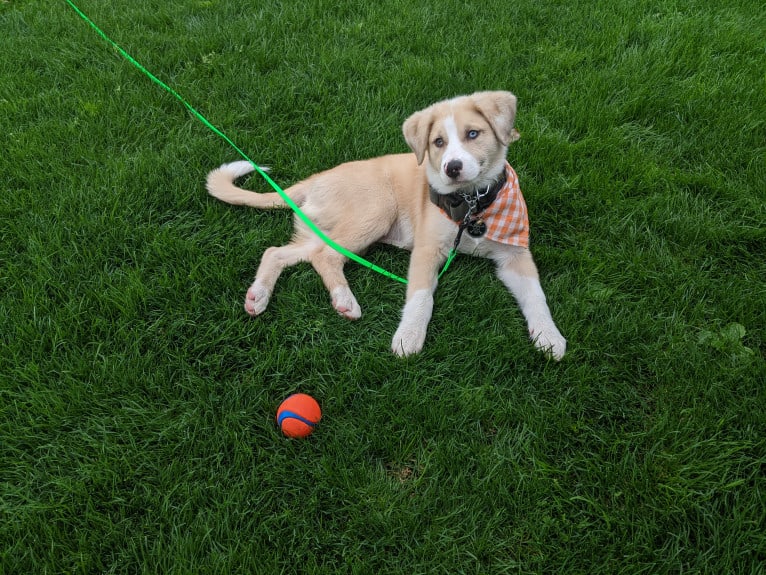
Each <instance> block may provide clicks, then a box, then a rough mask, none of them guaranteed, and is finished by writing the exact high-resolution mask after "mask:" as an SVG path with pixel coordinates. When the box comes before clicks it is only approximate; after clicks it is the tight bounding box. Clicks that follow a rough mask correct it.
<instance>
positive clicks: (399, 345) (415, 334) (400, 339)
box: [391, 326, 426, 357]
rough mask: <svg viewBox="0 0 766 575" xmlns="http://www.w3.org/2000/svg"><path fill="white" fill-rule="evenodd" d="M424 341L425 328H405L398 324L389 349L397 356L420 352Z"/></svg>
mask: <svg viewBox="0 0 766 575" xmlns="http://www.w3.org/2000/svg"><path fill="white" fill-rule="evenodd" d="M425 341H426V332H425V330H417V329H407V328H402V327H401V326H399V329H397V330H396V333H395V334H394V339H393V341H392V342H391V351H393V352H394V353H395V354H396V355H398V356H399V357H407V356H408V355H414V354H416V353H420V352H421V351H422V350H423V344H424V343H425Z"/></svg>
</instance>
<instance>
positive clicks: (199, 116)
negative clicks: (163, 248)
mask: <svg viewBox="0 0 766 575" xmlns="http://www.w3.org/2000/svg"><path fill="white" fill-rule="evenodd" d="M66 2H67V4H69V6H71V7H72V9H73V10H74V11H75V12H77V14H78V15H79V16H80V18H82V19H83V20H85V22H87V23H88V24H89V25H90V27H91V28H93V29H94V30H95V31H96V33H97V34H98V35H99V36H101V38H102V39H103V40H104V41H106V42H107V43H108V44H110V45H111V46H112V47H114V49H115V50H117V51H118V52H119V53H120V54H121V55H122V57H123V58H125V59H126V60H127V61H128V62H130V63H131V64H133V65H134V66H135V67H136V68H138V69H139V70H140V71H141V72H143V74H144V75H145V76H147V77H148V78H149V79H150V80H151V81H152V82H154V83H155V84H157V85H158V86H160V87H161V88H163V89H164V90H165V91H166V92H168V93H170V94H171V95H173V96H174V97H175V98H176V100H178V101H179V102H181V103H182V104H183V105H184V106H185V107H186V109H187V110H189V111H190V112H191V113H192V115H193V116H194V117H196V118H197V119H198V120H199V121H200V122H202V123H203V124H204V125H205V126H206V127H207V128H208V129H210V130H211V131H212V132H213V133H215V134H216V135H218V136H219V137H220V138H222V139H223V140H224V141H225V142H226V143H227V144H229V145H230V146H231V147H232V148H234V149H235V150H236V151H237V153H238V154H239V155H240V156H242V157H243V158H244V159H245V160H247V161H248V162H250V164H251V165H252V166H253V168H255V170H256V171H257V172H258V173H259V174H260V175H261V177H262V178H263V179H264V180H266V182H268V184H269V185H270V186H271V187H272V188H274V190H275V191H276V192H277V193H278V194H279V195H280V196H281V197H282V199H283V200H284V201H285V202H286V203H287V205H288V206H290V208H291V209H292V210H293V211H294V212H295V214H296V215H297V216H298V217H299V218H300V219H301V221H302V222H303V223H304V224H306V225H307V226H308V227H309V229H310V230H311V231H312V232H314V233H315V234H316V235H317V236H319V238H320V239H321V240H322V241H323V242H325V243H326V244H327V245H328V246H330V247H331V248H332V249H334V250H335V251H336V252H338V253H340V254H342V255H344V256H346V257H347V258H348V259H350V260H353V261H355V262H356V263H358V264H361V265H363V266H364V267H366V268H369V269H371V270H373V271H376V272H378V273H379V274H382V275H384V276H386V277H388V278H391V279H392V280H396V281H398V282H401V283H403V284H406V283H407V280H406V279H404V278H401V277H399V276H398V275H396V274H393V273H391V272H389V271H387V270H384V269H383V268H381V267H379V266H376V265H375V264H374V263H372V262H369V261H367V260H366V259H364V258H363V257H361V256H359V255H357V254H355V253H354V252H351V251H349V250H347V249H346V248H344V247H343V246H341V245H340V244H338V243H337V242H335V241H333V240H332V238H330V237H329V236H328V235H327V234H325V233H324V232H323V231H322V230H320V229H319V228H318V227H317V226H316V224H314V222H312V221H311V220H310V219H309V217H308V216H307V215H306V214H304V213H303V212H302V211H301V209H300V208H299V207H298V205H297V204H296V203H295V202H294V201H293V200H292V199H291V198H290V197H289V196H288V195H287V194H286V193H285V192H284V190H283V189H282V188H280V187H279V186H278V185H277V184H276V182H274V180H272V179H271V178H270V177H269V175H268V174H267V173H266V172H264V171H263V170H262V169H261V168H260V166H258V164H256V163H255V162H253V160H251V159H250V158H249V157H248V156H247V154H245V152H243V151H242V150H241V149H240V148H239V147H238V146H237V145H236V144H235V143H234V142H232V141H231V140H230V139H229V137H228V136H227V135H226V134H224V133H223V132H222V131H221V130H219V129H218V128H216V127H215V126H214V125H213V124H211V123H210V121H209V120H208V119H207V118H205V116H203V115H202V114H200V113H199V112H198V111H197V110H196V109H195V108H194V107H193V106H192V105H191V104H189V102H187V101H186V100H185V99H184V98H183V97H182V96H181V95H180V94H179V93H178V92H176V91H175V90H174V89H173V88H171V87H170V86H168V85H167V84H165V82H163V81H162V80H160V79H159V78H157V76H155V75H154V74H152V73H151V72H150V71H149V70H147V69H146V68H144V67H143V66H142V65H141V64H140V63H139V62H138V61H136V59H135V58H133V56H131V55H130V54H128V52H126V51H125V50H124V49H123V48H122V46H120V45H119V44H117V42H115V41H114V40H112V39H111V38H110V37H109V36H107V35H106V34H105V33H104V32H103V30H101V28H99V27H98V26H96V24H95V23H94V22H93V20H91V19H90V18H88V17H87V16H86V15H85V14H84V13H83V12H82V10H80V9H79V8H78V7H77V6H75V4H74V3H73V2H72V1H71V0H66ZM455 255H457V247H453V248H452V250H451V251H450V253H449V255H448V256H447V261H446V262H445V264H444V268H442V271H441V272H439V277H441V276H442V274H443V273H444V272H446V271H447V268H448V267H449V265H450V264H451V263H452V260H453V259H455Z"/></svg>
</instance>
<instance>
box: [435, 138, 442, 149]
mask: <svg viewBox="0 0 766 575" xmlns="http://www.w3.org/2000/svg"><path fill="white" fill-rule="evenodd" d="M443 145H444V139H443V138H436V139H435V140H434V146H436V147H437V148H441V147H442V146H443Z"/></svg>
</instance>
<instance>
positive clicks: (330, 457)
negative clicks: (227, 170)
mask: <svg viewBox="0 0 766 575" xmlns="http://www.w3.org/2000/svg"><path fill="white" fill-rule="evenodd" d="M306 4H309V3H306ZM80 7H81V8H82V9H83V10H84V11H85V12H86V13H88V14H89V15H90V16H91V17H92V18H93V19H94V20H95V21H96V22H97V23H98V24H99V25H100V26H102V27H103V28H104V30H105V31H106V32H107V33H108V34H109V35H110V36H111V37H113V38H114V39H115V40H116V41H118V42H119V43H120V44H122V45H123V46H124V47H125V48H126V49H127V50H128V51H129V52H130V53H132V54H133V55H134V56H135V57H136V58H137V59H138V60H139V61H140V62H142V63H143V64H144V65H145V66H146V67H147V68H149V69H150V70H152V71H153V72H154V73H155V74H157V75H158V76H159V77H160V78H161V79H163V80H164V81H166V82H168V83H169V84H170V85H171V86H173V87H174V88H175V89H177V90H178V91H179V92H180V93H182V94H183V95H184V96H185V97H186V98H187V99H188V100H189V101H190V102H191V103H192V104H193V105H194V106H195V107H197V108H198V109H199V110H200V111H201V112H202V113H203V114H205V115H206V116H208V117H209V118H210V120H211V121H212V122H213V123H214V124H216V125H217V126H219V127H221V128H222V129H223V130H224V131H225V132H226V133H227V134H228V135H229V136H230V137H231V138H232V139H233V140H234V141H235V142H236V143H237V144H238V145H239V146H240V147H242V148H243V149H244V150H246V151H247V153H248V154H249V155H251V157H253V158H255V159H256V160H257V161H259V162H263V163H266V164H269V165H271V166H273V167H274V174H273V176H274V178H275V179H276V181H277V182H279V183H280V184H282V185H287V184H290V183H292V182H295V181H297V180H299V179H301V178H303V177H305V176H307V175H309V174H311V173H312V172H314V171H317V170H319V169H323V168H327V167H330V166H332V165H335V164H337V163H339V162H342V161H345V160H350V159H357V158H364V157H369V156H374V155H378V154H382V153H388V152H400V151H404V150H405V149H406V148H405V144H404V142H403V139H402V137H401V135H400V125H401V123H402V121H403V120H404V118H406V116H407V115H408V114H409V113H411V112H412V111H414V110H417V109H419V108H422V107H424V106H425V105H427V104H429V103H431V102H433V101H435V100H437V99H441V98H445V97H450V96H453V95H456V94H460V93H468V92H472V91H474V90H477V89H490V88H506V89H510V90H512V91H514V92H515V93H516V94H517V95H518V97H519V102H520V109H519V116H518V127H519V129H520V131H521V133H522V139H521V141H520V142H519V143H518V144H516V145H514V146H513V147H512V149H511V151H510V155H509V158H510V160H511V163H512V164H513V165H514V167H515V168H516V170H517V172H518V173H519V175H520V178H521V183H522V188H523V189H524V191H525V196H526V198H527V202H528V205H529V210H530V215H531V221H532V231H533V238H532V240H533V251H534V253H535V257H536V259H537V262H538V266H539V267H540V270H541V276H542V282H543V286H544V288H545V290H546V293H547V295H548V300H549V303H550V304H551V308H552V311H553V315H554V317H555V318H556V320H557V323H558V324H559V327H560V328H561V330H562V332H563V333H564V334H565V336H567V338H568V340H569V353H568V355H567V357H566V358H565V359H564V361H562V362H561V363H559V364H556V363H551V362H547V361H546V360H545V359H544V358H543V357H542V356H541V355H540V354H538V353H537V352H535V351H534V349H533V348H532V346H531V345H530V344H529V342H528V341H527V340H526V337H525V333H526V332H525V328H524V325H523V321H522V318H521V316H520V314H519V312H518V310H517V307H516V305H515V303H514V302H513V301H512V298H511V297H510V296H509V295H508V294H507V293H506V292H505V290H504V289H503V288H502V286H501V285H500V283H499V282H498V281H496V279H495V278H494V277H493V274H492V269H491V266H490V265H489V264H488V263H487V262H484V261H480V260H475V259H471V258H468V257H460V258H458V259H457V260H456V261H455V263H454V264H453V267H452V268H451V270H450V271H449V272H448V274H447V275H446V276H445V277H444V278H443V280H442V283H441V286H440V288H439V290H438V292H437V298H436V310H435V314H434V318H433V321H432V324H431V328H430V332H429V336H428V339H427V342H426V349H425V351H424V353H423V354H422V355H420V356H418V357H415V358H409V359H406V360H400V359H397V358H396V357H394V356H393V355H392V354H390V353H389V352H388V345H389V342H390V338H391V336H392V334H393V332H394V330H395V328H396V325H397V322H398V315H399V310H400V309H401V306H402V302H403V297H404V288H403V286H400V285H399V284H395V283H394V282H392V281H390V280H388V279H386V278H383V277H382V276H377V275H374V274H372V273H371V272H369V271H367V270H365V269H363V268H360V267H359V266H355V265H350V266H349V268H348V276H349V279H350V282H351V284H352V287H353V289H354V291H355V293H356V295H357V298H358V300H359V302H360V304H361V305H362V309H363V311H364V316H363V318H362V319H361V320H360V321H358V322H356V323H348V322H345V321H344V320H342V319H341V318H339V317H337V316H336V314H335V313H334V312H333V311H332V309H331V308H330V305H329V302H328V297H327V295H326V293H325V291H324V288H323V287H322V285H321V281H320V280H319V279H318V278H317V277H316V275H315V274H314V273H313V271H312V270H311V269H310V268H308V267H302V266H299V267H296V268H293V269H291V270H290V271H288V272H287V273H286V274H285V275H284V277H283V278H282V280H281V282H280V284H279V286H278V289H277V292H276V293H275V296H274V298H273V300H272V304H271V307H270V309H269V311H268V312H267V314H266V315H265V316H264V317H262V318H260V319H257V320H250V319H248V318H247V317H246V316H245V314H244V312H243V310H242V307H241V304H242V298H243V295H244V291H245V289H246V287H247V285H248V284H249V281H250V280H251V277H252V275H253V272H254V268H255V266H256V264H257V261H258V259H259V257H260V255H261V253H262V252H263V250H264V249H265V248H266V247H268V246H270V245H275V244H281V243H283V242H285V241H286V240H287V238H288V237H289V233H290V216H289V214H287V213H258V212H255V211H253V210H244V209H236V208H232V207H231V206H227V205H224V204H221V203H217V202H216V201H214V200H212V199H211V198H209V197H208V196H207V195H206V194H205V192H204V189H203V180H204V175H205V173H206V172H207V171H208V170H209V169H210V168H211V167H214V166H217V165H218V164H220V163H222V162H224V161H229V160H232V159H236V156H235V153H234V152H233V151H232V150H231V149H230V148H228V147H227V145H226V144H224V143H223V142H222V141H221V140H220V139H218V138H217V137H216V136H214V135H213V134H211V133H210V132H209V131H207V130H206V129H205V128H204V127H203V126H201V125H200V124H199V123H198V122H197V121H196V120H195V119H194V118H192V117H191V116H190V115H189V114H188V113H187V112H186V111H185V110H184V109H183V107H182V106H181V105H180V104H179V103H178V102H177V101H176V100H174V99H173V98H172V97H170V96H169V95H167V94H165V93H163V92H162V91H161V90H159V89H158V88H157V87H156V86H155V85H154V84H152V83H151V82H149V81H148V80H147V79H146V78H144V77H142V76H141V75H140V74H139V73H138V72H137V71H136V70H135V69H134V68H133V67H131V66H130V65H129V64H127V63H126V62H124V61H123V60H121V59H120V58H119V57H118V56H117V55H116V54H115V53H114V51H113V50H112V49H111V48H109V47H108V46H107V45H106V44H104V43H103V42H102V41H101V40H99V38H98V37H97V36H96V35H95V34H94V33H93V31H92V30H91V29H89V28H88V27H87V26H86V25H85V24H84V23H83V22H81V21H80V20H78V18H77V16H76V15H75V13H74V12H73V11H71V10H70V9H69V8H68V7H67V5H66V4H65V3H64V2H48V3H39V2H31V1H24V0H18V1H10V2H8V1H6V2H2V3H0V28H1V29H2V30H3V34H2V35H1V36H0V52H1V53H2V55H3V56H2V58H0V117H1V118H2V119H3V136H2V153H1V154H0V176H2V182H3V192H2V194H0V216H1V217H0V294H1V295H0V317H1V318H2V329H1V330H0V346H2V353H0V573H9V574H10V573H35V574H45V573H248V572H249V573H290V572H302V573H407V574H412V573H442V572H444V573H492V574H499V573H567V574H572V573H587V574H597V573H711V574H722V573H742V574H745V573H748V574H750V573H764V572H765V571H766V570H765V569H764V567H763V565H764V564H766V535H765V533H766V408H765V407H764V406H765V405H766V393H765V387H764V382H765V381H766V361H765V360H764V352H765V351H766V345H765V342H766V312H765V311H764V310H765V309H766V305H764V304H765V303H766V279H765V278H766V259H764V254H766V225H765V222H766V196H764V190H766V162H765V161H764V160H766V147H765V146H764V142H766V127H765V126H764V112H765V111H766V91H765V90H764V88H765V87H766V86H765V85H764V74H763V63H764V45H763V31H764V29H766V15H765V14H764V11H763V9H762V7H760V5H759V4H758V3H753V2H747V1H740V2H737V1H729V0H724V1H722V2H717V3H714V4H711V3H708V2H702V1H691V2H676V1H673V0H661V1H659V2H645V1H631V2H627V1H623V0H621V1H619V2H585V1H583V0H575V1H572V2H566V3H551V2H547V3H539V2H530V1H522V2H517V3H513V4H510V5H509V4H508V3H507V2H501V1H499V0H489V1H488V2H483V3H463V2H456V1H454V0H444V1H440V2H438V3H436V2H420V3H415V2H405V1H404V0H381V1H380V2H375V3H364V4H359V3H351V2H338V1H337V0H333V1H332V2H330V1H329V0H327V1H325V0H321V1H316V2H312V3H310V4H309V5H308V6H304V5H303V3H297V2H293V3H281V2H277V1H275V0H265V1H263V2H259V3H255V4H253V3H247V6H245V5H243V4H242V3H239V2H232V1H228V0H213V1H195V2H183V3H168V2H159V1H157V0H141V1H140V2H135V1H134V2H126V1H122V0H120V1H114V2H109V3H104V2H95V1H92V0H82V1H81V2H80ZM250 185H251V186H252V187H255V188H259V189H263V184H262V183H260V182H258V181H257V179H252V180H251V181H250ZM370 258H371V259H373V260H374V261H375V262H376V263H378V264H379V265H381V266H383V267H385V268H387V269H391V270H392V271H394V272H396V273H399V274H403V273H405V270H406V266H407V254H406V253H404V252H400V251H397V250H394V249H389V248H376V249H374V250H373V251H372V252H371V254H370ZM299 390H300V391H304V392H307V393H310V394H312V395H314V396H315V397H316V398H317V399H319V401H320V402H321V404H322V407H323V410H324V419H323V420H322V423H321V426H320V428H319V429H318V430H317V432H316V433H315V434H314V435H313V436H312V437H311V438H310V439H309V440H307V441H288V440H285V439H284V438H282V437H281V436H280V434H279V432H278V431H277V429H276V428H275V425H274V421H273V418H274V413H275V410H276V406H277V405H278V403H279V402H280V401H281V399H282V398H284V397H285V396H287V395H288V394H290V393H292V392H295V391H299Z"/></svg>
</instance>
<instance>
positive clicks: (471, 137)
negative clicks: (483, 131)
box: [466, 130, 479, 140]
mask: <svg viewBox="0 0 766 575" xmlns="http://www.w3.org/2000/svg"><path fill="white" fill-rule="evenodd" d="M466 135H467V136H468V139H469V140H475V139H476V138H478V137H479V131H478V130H469V131H468V134H466Z"/></svg>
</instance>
